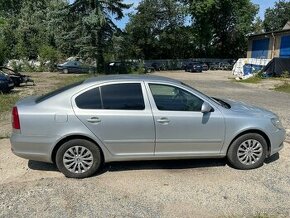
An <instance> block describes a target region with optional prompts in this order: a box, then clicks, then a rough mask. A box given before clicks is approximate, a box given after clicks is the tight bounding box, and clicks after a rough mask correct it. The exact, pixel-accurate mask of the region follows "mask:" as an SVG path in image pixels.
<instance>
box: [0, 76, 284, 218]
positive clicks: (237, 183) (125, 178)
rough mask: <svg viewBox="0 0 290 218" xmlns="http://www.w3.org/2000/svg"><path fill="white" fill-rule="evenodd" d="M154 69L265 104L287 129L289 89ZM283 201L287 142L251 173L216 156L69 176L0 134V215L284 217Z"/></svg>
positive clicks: (218, 92) (130, 164)
mask: <svg viewBox="0 0 290 218" xmlns="http://www.w3.org/2000/svg"><path fill="white" fill-rule="evenodd" d="M156 74H157V73H156ZM158 74H160V75H163V76H169V77H172V78H178V79H180V80H183V81H185V82H186V83H188V84H190V85H193V86H194V87H195V88H198V89H200V90H202V91H204V92H205V93H207V94H209V95H214V96H222V97H229V98H232V99H236V100H242V101H245V102H247V103H251V104H255V105H258V106H262V107H265V108H267V109H270V110H272V111H274V112H276V113H277V114H279V116H280V117H281V118H282V121H283V124H284V126H285V127H286V128H287V129H288V131H289V129H290V120H289V118H290V115H289V108H290V95H289V94H284V93H278V92H274V91H270V90H267V89H265V87H263V84H261V85H259V86H256V85H251V84H240V83H236V82H233V81H231V80H229V79H228V77H230V76H231V74H230V73H228V72H207V73H204V74H189V73H182V72H174V73H158ZM1 128H2V127H1ZM289 134H290V133H289V132H288V138H287V140H288V141H290V140H289V138H290V137H289V136H290V135H289ZM289 199H290V144H288V143H286V144H285V148H284V149H283V150H282V151H281V152H280V155H276V156H274V157H273V158H271V159H269V160H267V162H266V163H265V165H264V166H263V167H262V168H259V169H256V170H251V171H239V170H235V169H232V168H231V167H229V166H228V165H227V162H226V161H225V160H223V159H220V160H215V159H210V160H183V161H149V162H125V163H111V164H107V165H106V166H105V167H104V169H103V170H102V172H101V173H100V174H99V175H96V176H94V177H92V178H88V179H83V180H74V179H67V178H65V177H64V176H63V175H62V174H61V173H59V172H58V171H57V169H56V168H55V166H54V165H51V164H46V163H39V162H34V161H28V160H24V159H21V158H18V157H16V156H14V155H13V154H12V153H11V151H10V143H9V140H8V139H2V140H0V217H72V216H74V217H233V216H234V217H253V216H256V215H259V216H258V217H263V216H265V217H267V216H270V217H271V216H275V217H289V216H290V200H289ZM262 215H263V216H262Z"/></svg>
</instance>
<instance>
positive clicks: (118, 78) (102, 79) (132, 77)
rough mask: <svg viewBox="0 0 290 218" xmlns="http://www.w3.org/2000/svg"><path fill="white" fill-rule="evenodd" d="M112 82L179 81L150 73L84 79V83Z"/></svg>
mask: <svg viewBox="0 0 290 218" xmlns="http://www.w3.org/2000/svg"><path fill="white" fill-rule="evenodd" d="M109 81H110V82H113V81H146V82H172V83H178V84H180V83H181V82H180V81H178V80H175V79H170V78H167V77H163V76H152V75H106V76H98V77H92V78H89V79H87V80H85V81H84V84H88V83H99V82H109Z"/></svg>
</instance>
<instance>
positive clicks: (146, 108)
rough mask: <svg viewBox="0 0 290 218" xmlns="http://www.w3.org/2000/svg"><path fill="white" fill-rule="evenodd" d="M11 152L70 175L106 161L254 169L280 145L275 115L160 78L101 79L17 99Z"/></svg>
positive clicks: (92, 169) (89, 171) (86, 173)
mask: <svg viewBox="0 0 290 218" xmlns="http://www.w3.org/2000/svg"><path fill="white" fill-rule="evenodd" d="M12 121H13V123H12V125H13V134H12V136H11V145H12V151H13V152H14V154H16V155H18V156H20V157H23V158H27V159H30V160H36V161H43V162H51V163H56V165H57V167H58V169H59V170H60V171H61V172H62V173H63V174H64V175H65V176H67V177H74V178H84V177H88V176H91V175H93V174H94V173H95V172H96V171H97V170H98V169H99V168H100V167H101V166H102V163H106V162H112V161H129V160H157V159H158V160H160V159H181V158H183V159H185V158H223V157H227V159H228V160H229V163H230V164H231V165H232V166H233V167H234V168H237V169H253V168H257V167H260V166H262V165H263V163H264V160H265V158H267V157H269V156H271V155H273V154H275V153H277V152H278V151H279V150H280V149H282V147H283V141H284V139H285V130H284V128H283V126H282V124H281V122H280V120H279V118H278V116H277V115H275V114H274V113H272V112H270V111H267V110H265V109H262V108H258V107H254V106H250V105H247V104H244V103H241V102H236V101H232V100H221V99H218V98H211V97H208V96H206V95H205V94H202V93H201V92H199V91H197V90H195V89H194V88H191V87H189V86H188V85H186V84H183V83H182V82H179V81H177V80H172V79H169V78H164V77H157V76H126V75H125V76H104V77H97V78H91V79H88V80H86V81H82V82H79V83H76V84H73V85H70V86H67V87H64V88H61V89H59V90H56V91H54V92H51V93H49V94H47V95H44V96H40V97H28V98H25V99H23V100H21V101H19V102H18V103H17V104H16V105H15V107H13V111H12Z"/></svg>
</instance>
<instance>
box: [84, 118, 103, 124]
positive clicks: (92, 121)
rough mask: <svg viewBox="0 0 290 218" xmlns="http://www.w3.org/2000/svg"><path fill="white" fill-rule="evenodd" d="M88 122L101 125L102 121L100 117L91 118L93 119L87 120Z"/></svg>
mask: <svg viewBox="0 0 290 218" xmlns="http://www.w3.org/2000/svg"><path fill="white" fill-rule="evenodd" d="M87 121H88V122H89V123H100V122H101V119H100V118H98V117H91V118H89V119H87Z"/></svg>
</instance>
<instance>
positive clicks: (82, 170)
mask: <svg viewBox="0 0 290 218" xmlns="http://www.w3.org/2000/svg"><path fill="white" fill-rule="evenodd" d="M55 162H56V165H57V168H58V169H59V171H61V172H62V173H63V174H64V175H65V176H66V177H68V178H78V179H81V178H86V177H90V176H92V175H93V174H95V173H96V172H97V170H98V169H99V168H100V166H101V164H102V162H103V161H102V155H101V150H100V148H99V147H98V146H97V145H96V144H94V143H93V142H91V141H88V140H84V139H73V140H70V141H67V142H65V143H64V144H62V145H61V147H60V148H59V149H58V151H57V153H56V158H55ZM70 165H71V166H70Z"/></svg>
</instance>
